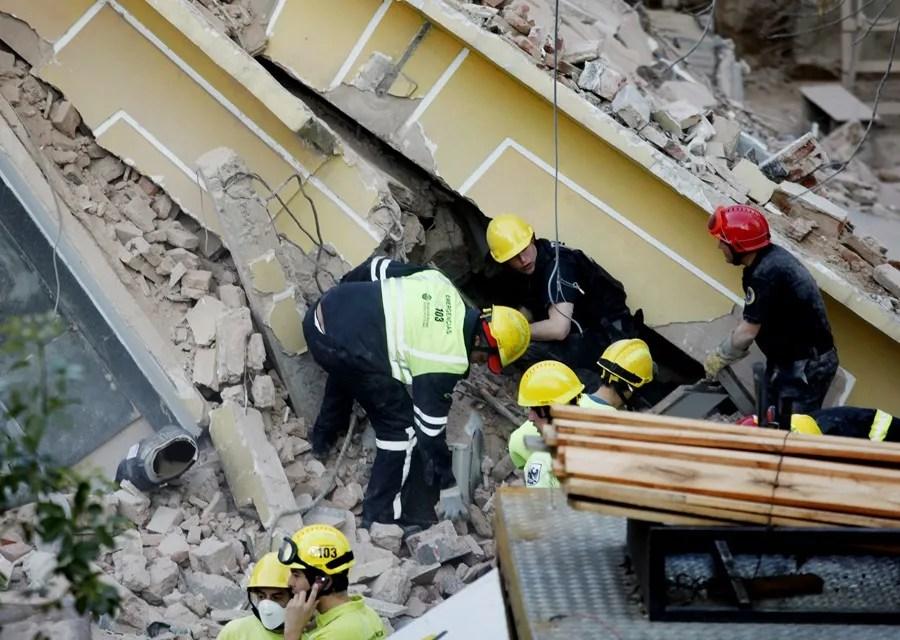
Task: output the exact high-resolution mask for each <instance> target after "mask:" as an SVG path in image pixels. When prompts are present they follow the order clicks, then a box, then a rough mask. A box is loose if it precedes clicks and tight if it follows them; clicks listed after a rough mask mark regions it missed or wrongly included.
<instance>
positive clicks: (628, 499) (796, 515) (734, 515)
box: [563, 476, 900, 528]
mask: <svg viewBox="0 0 900 640" xmlns="http://www.w3.org/2000/svg"><path fill="white" fill-rule="evenodd" d="M563 488H564V489H565V490H566V493H567V494H568V495H569V496H570V498H572V497H577V496H588V497H591V498H597V499H600V500H606V501H612V502H619V503H627V504H632V503H633V504H636V505H639V506H657V505H660V506H661V505H665V506H666V510H668V511H687V512H689V513H694V514H697V515H705V516H711V517H717V514H719V515H718V517H722V518H726V517H727V518H728V519H729V520H740V521H742V522H751V523H754V524H763V525H769V524H778V525H779V526H811V525H814V526H823V525H840V526H851V527H882V528H900V519H896V520H893V519H890V518H871V517H866V516H856V515H851V514H845V513H836V512H833V511H821V510H812V509H800V508H797V507H785V506H782V505H772V504H765V503H762V502H751V501H746V500H733V499H728V498H717V497H713V496H706V495H697V494H691V493H684V492H679V491H666V490H663V489H650V488H646V487H633V486H629V485H623V484H620V483H612V482H602V481H597V480H587V479H584V478H579V477H575V476H571V477H569V478H568V479H567V480H566V481H565V482H564V483H563ZM726 514H730V515H726Z"/></svg>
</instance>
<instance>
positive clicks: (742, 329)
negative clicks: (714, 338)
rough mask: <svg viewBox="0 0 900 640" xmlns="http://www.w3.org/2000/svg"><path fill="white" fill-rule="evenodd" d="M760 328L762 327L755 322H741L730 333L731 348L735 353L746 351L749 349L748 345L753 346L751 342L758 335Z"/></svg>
mask: <svg viewBox="0 0 900 640" xmlns="http://www.w3.org/2000/svg"><path fill="white" fill-rule="evenodd" d="M761 326H762V325H760V324H757V323H755V322H748V321H747V320H741V321H740V322H739V323H738V325H737V326H736V327H735V328H734V331H732V332H731V345H732V347H734V349H735V350H736V351H747V349H749V348H750V345H751V344H753V341H754V340H756V336H757V334H758V333H759V329H760V327H761Z"/></svg>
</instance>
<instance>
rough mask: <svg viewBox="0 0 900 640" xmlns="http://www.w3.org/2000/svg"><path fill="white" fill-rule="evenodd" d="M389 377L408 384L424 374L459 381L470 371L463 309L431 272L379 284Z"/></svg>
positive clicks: (451, 289)
mask: <svg viewBox="0 0 900 640" xmlns="http://www.w3.org/2000/svg"><path fill="white" fill-rule="evenodd" d="M381 297H382V304H383V305H384V320H385V330H386V333H387V352H388V361H389V362H390V366H391V377H393V378H395V379H397V380H399V381H400V382H403V383H404V384H412V379H413V377H415V376H418V375H422V374H426V373H454V374H458V375H462V374H464V373H465V372H466V370H467V369H468V368H469V354H468V351H467V350H466V339H465V335H464V333H465V332H464V331H463V324H464V322H465V318H466V304H465V302H463V299H462V298H461V297H460V295H459V292H458V291H457V290H456V287H454V286H453V283H451V282H450V280H448V279H447V277H446V276H444V275H443V274H442V273H440V272H438V271H434V270H427V271H421V272H419V273H415V274H413V275H409V276H404V277H402V278H386V279H384V280H382V281H381Z"/></svg>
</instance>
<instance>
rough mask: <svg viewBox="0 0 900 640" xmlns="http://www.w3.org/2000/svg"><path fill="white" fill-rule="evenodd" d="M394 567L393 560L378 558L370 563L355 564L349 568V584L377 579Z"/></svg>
mask: <svg viewBox="0 0 900 640" xmlns="http://www.w3.org/2000/svg"><path fill="white" fill-rule="evenodd" d="M393 566H394V558H393V557H390V558H380V559H378V560H372V561H370V562H364V563H360V562H357V563H356V564H355V565H353V566H352V567H351V568H350V584H358V583H360V582H364V581H366V580H371V579H372V578H377V577H378V576H380V575H381V574H383V573H384V572H385V571H387V570H388V569H390V568H391V567H393Z"/></svg>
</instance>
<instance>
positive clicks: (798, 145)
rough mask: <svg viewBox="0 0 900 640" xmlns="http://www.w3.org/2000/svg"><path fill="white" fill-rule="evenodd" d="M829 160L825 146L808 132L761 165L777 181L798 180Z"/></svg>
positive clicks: (770, 177)
mask: <svg viewBox="0 0 900 640" xmlns="http://www.w3.org/2000/svg"><path fill="white" fill-rule="evenodd" d="M827 162H828V154H827V153H826V152H825V149H824V147H823V146H822V145H821V144H820V143H819V141H818V140H816V138H815V137H814V136H813V134H812V133H807V134H806V135H804V136H801V137H800V138H798V139H797V140H795V141H794V142H792V143H791V144H789V145H788V146H786V147H785V148H784V149H782V150H781V151H779V152H778V153H776V154H775V155H774V156H772V157H771V158H769V159H768V160H766V161H765V162H763V163H762V164H761V165H760V167H759V168H760V169H762V170H763V173H765V174H766V176H767V177H768V178H769V179H770V180H773V181H775V182H781V181H782V180H788V181H791V182H797V181H798V180H801V179H802V178H804V177H806V176H808V175H810V174H811V173H812V172H813V171H815V170H816V169H818V168H819V167H821V166H822V165H824V164H826V163H827Z"/></svg>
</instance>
